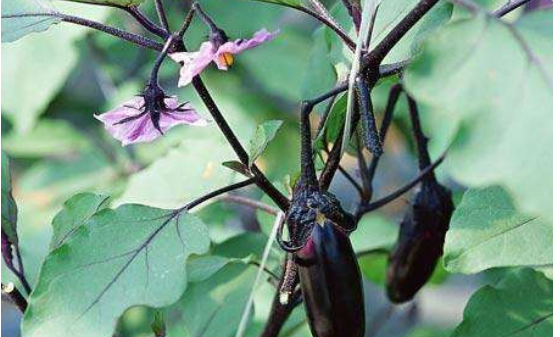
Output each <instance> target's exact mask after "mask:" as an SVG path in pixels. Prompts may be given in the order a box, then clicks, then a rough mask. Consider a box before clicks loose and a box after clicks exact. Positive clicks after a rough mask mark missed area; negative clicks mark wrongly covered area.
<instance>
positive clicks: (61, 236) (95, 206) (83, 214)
mask: <svg viewBox="0 0 560 337" xmlns="http://www.w3.org/2000/svg"><path fill="white" fill-rule="evenodd" d="M108 199H109V198H108V197H106V196H103V195H97V194H93V193H81V194H77V195H75V196H73V197H72V198H70V199H68V200H67V201H66V202H65V203H64V205H63V206H62V210H61V211H60V212H59V213H58V214H57V215H56V216H55V217H54V219H53V221H52V227H53V234H52V239H51V245H50V247H51V250H54V249H56V248H58V247H60V246H61V245H62V244H64V243H65V242H66V241H67V240H68V239H70V237H71V236H72V234H73V233H74V232H75V231H76V230H77V229H78V228H79V227H80V226H82V225H83V224H84V223H86V222H87V221H88V220H89V219H90V218H91V217H92V216H93V215H94V214H95V213H97V212H98V211H99V210H101V209H102V208H105V207H106V206H107V201H108Z"/></svg>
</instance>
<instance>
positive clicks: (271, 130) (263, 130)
mask: <svg viewBox="0 0 560 337" xmlns="http://www.w3.org/2000/svg"><path fill="white" fill-rule="evenodd" d="M282 123H283V122H282V121H277V120H272V121H266V122H264V123H262V124H260V125H259V126H257V130H256V131H255V134H254V135H253V138H252V139H251V143H250V150H249V166H252V165H253V163H254V162H255V160H256V159H257V158H258V157H259V156H260V155H261V154H262V153H263V152H264V150H265V149H266V146H267V145H268V143H270V142H271V141H272V140H273V139H274V136H276V132H278V129H280V127H281V126H282Z"/></svg>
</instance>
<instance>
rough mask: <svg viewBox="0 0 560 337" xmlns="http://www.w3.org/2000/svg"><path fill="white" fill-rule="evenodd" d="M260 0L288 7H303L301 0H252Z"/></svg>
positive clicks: (260, 0)
mask: <svg viewBox="0 0 560 337" xmlns="http://www.w3.org/2000/svg"><path fill="white" fill-rule="evenodd" d="M252 1H259V2H266V3H270V4H275V5H281V6H286V7H296V8H297V7H303V6H302V3H301V1H300V0H252Z"/></svg>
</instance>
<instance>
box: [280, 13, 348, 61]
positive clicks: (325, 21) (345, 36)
mask: <svg viewBox="0 0 560 337" xmlns="http://www.w3.org/2000/svg"><path fill="white" fill-rule="evenodd" d="M288 7H291V8H293V9H296V10H298V11H300V12H303V13H305V14H308V15H311V16H312V17H314V18H315V19H317V20H318V21H319V22H321V23H323V24H325V26H327V27H329V28H330V29H331V30H332V31H333V32H335V33H336V35H338V36H339V37H340V38H341V39H342V41H343V42H344V43H345V44H346V46H348V48H350V50H352V51H354V50H355V49H356V43H354V41H353V40H352V38H351V37H350V36H348V34H346V33H345V32H344V31H343V30H342V29H341V28H340V27H339V26H337V25H336V24H334V23H332V22H331V21H330V20H329V19H328V18H325V17H323V16H322V15H320V14H318V13H316V12H314V11H312V10H310V9H308V8H305V7H300V6H288Z"/></svg>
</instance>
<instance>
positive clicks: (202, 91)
mask: <svg viewBox="0 0 560 337" xmlns="http://www.w3.org/2000/svg"><path fill="white" fill-rule="evenodd" d="M192 84H193V87H194V89H195V90H196V92H197V94H198V96H199V97H200V99H202V102H203V103H204V105H206V108H207V109H208V111H209V112H210V115H212V118H213V119H214V121H215V122H216V125H217V126H218V127H219V128H220V131H222V133H223V134H224V136H225V137H226V139H227V140H228V142H229V144H230V145H231V147H232V148H233V151H234V152H235V154H236V155H237V157H238V158H239V160H240V161H241V162H242V163H243V164H245V165H248V164H249V155H248V154H247V152H246V151H245V149H244V148H243V146H242V145H241V143H240V142H239V139H237V137H236V136H235V133H234V132H233V130H232V129H231V127H230V126H229V124H228V123H227V121H226V119H225V118H224V117H223V115H222V113H221V111H220V109H219V108H218V106H217V105H216V102H214V99H213V98H212V96H211V95H210V93H209V92H208V89H207V88H206V86H205V85H204V83H203V82H202V79H201V78H200V76H195V77H194V78H193V80H192ZM251 172H253V174H254V176H255V178H254V179H255V183H256V184H257V186H258V187H259V188H260V189H261V190H262V191H263V192H265V193H266V194H267V195H268V196H269V197H270V198H271V199H272V200H273V201H274V202H275V203H276V204H277V205H278V206H279V207H280V209H282V210H283V211H285V210H287V209H288V207H289V205H290V202H289V200H288V199H287V198H286V197H285V196H284V195H283V194H282V193H281V192H280V191H279V190H278V189H277V188H276V187H274V185H272V183H271V182H270V181H269V180H268V179H267V178H266V177H265V176H264V174H263V173H262V172H261V171H260V170H259V168H258V167H257V166H256V165H253V166H252V167H251Z"/></svg>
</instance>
